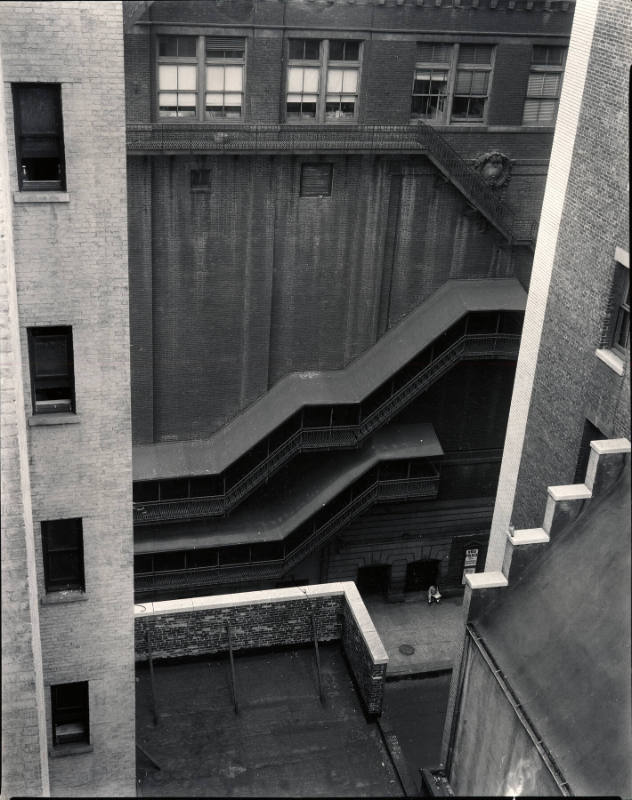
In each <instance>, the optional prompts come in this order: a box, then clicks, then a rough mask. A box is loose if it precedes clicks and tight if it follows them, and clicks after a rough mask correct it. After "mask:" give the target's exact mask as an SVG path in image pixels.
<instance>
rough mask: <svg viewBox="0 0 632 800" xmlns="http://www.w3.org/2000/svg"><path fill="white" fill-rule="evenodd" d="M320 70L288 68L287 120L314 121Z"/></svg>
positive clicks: (314, 68)
mask: <svg viewBox="0 0 632 800" xmlns="http://www.w3.org/2000/svg"><path fill="white" fill-rule="evenodd" d="M319 86H320V70H319V69H318V68H317V67H297V66H290V67H289V68H288V94H287V116H288V118H298V119H304V118H308V119H314V118H315V117H316V107H317V103H318V92H319Z"/></svg>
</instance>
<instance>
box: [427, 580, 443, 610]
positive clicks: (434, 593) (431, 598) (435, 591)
mask: <svg viewBox="0 0 632 800" xmlns="http://www.w3.org/2000/svg"><path fill="white" fill-rule="evenodd" d="M439 600H441V592H440V591H439V587H438V586H435V585H434V584H433V585H432V586H430V587H429V588H428V605H429V606H431V605H432V604H433V602H434V603H438V602H439Z"/></svg>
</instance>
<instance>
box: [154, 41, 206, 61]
mask: <svg viewBox="0 0 632 800" xmlns="http://www.w3.org/2000/svg"><path fill="white" fill-rule="evenodd" d="M196 41H197V40H196V37H195V36H159V37H158V55H160V56H175V57H176V58H177V57H180V58H182V57H185V56H189V57H191V56H195V48H196Z"/></svg>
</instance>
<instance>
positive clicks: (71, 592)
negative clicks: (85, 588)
mask: <svg viewBox="0 0 632 800" xmlns="http://www.w3.org/2000/svg"><path fill="white" fill-rule="evenodd" d="M87 599H88V595H87V594H86V593H85V592H82V591H81V590H80V589H66V590H65V591H61V592H47V593H46V594H45V595H44V596H43V597H41V598H40V603H41V605H43V606H56V605H60V604H62V603H81V602H84V601H85V600H87Z"/></svg>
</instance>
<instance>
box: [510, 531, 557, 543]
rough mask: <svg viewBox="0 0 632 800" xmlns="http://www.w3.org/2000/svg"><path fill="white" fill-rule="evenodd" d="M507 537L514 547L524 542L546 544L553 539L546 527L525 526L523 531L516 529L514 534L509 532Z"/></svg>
mask: <svg viewBox="0 0 632 800" xmlns="http://www.w3.org/2000/svg"><path fill="white" fill-rule="evenodd" d="M507 538H508V539H509V541H510V542H511V543H512V544H513V545H514V547H519V546H520V545H522V544H546V543H547V542H550V541H551V539H550V537H549V534H548V533H547V532H546V531H545V530H544V528H524V529H523V530H521V531H514V533H513V536H512V535H511V534H510V533H507Z"/></svg>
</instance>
